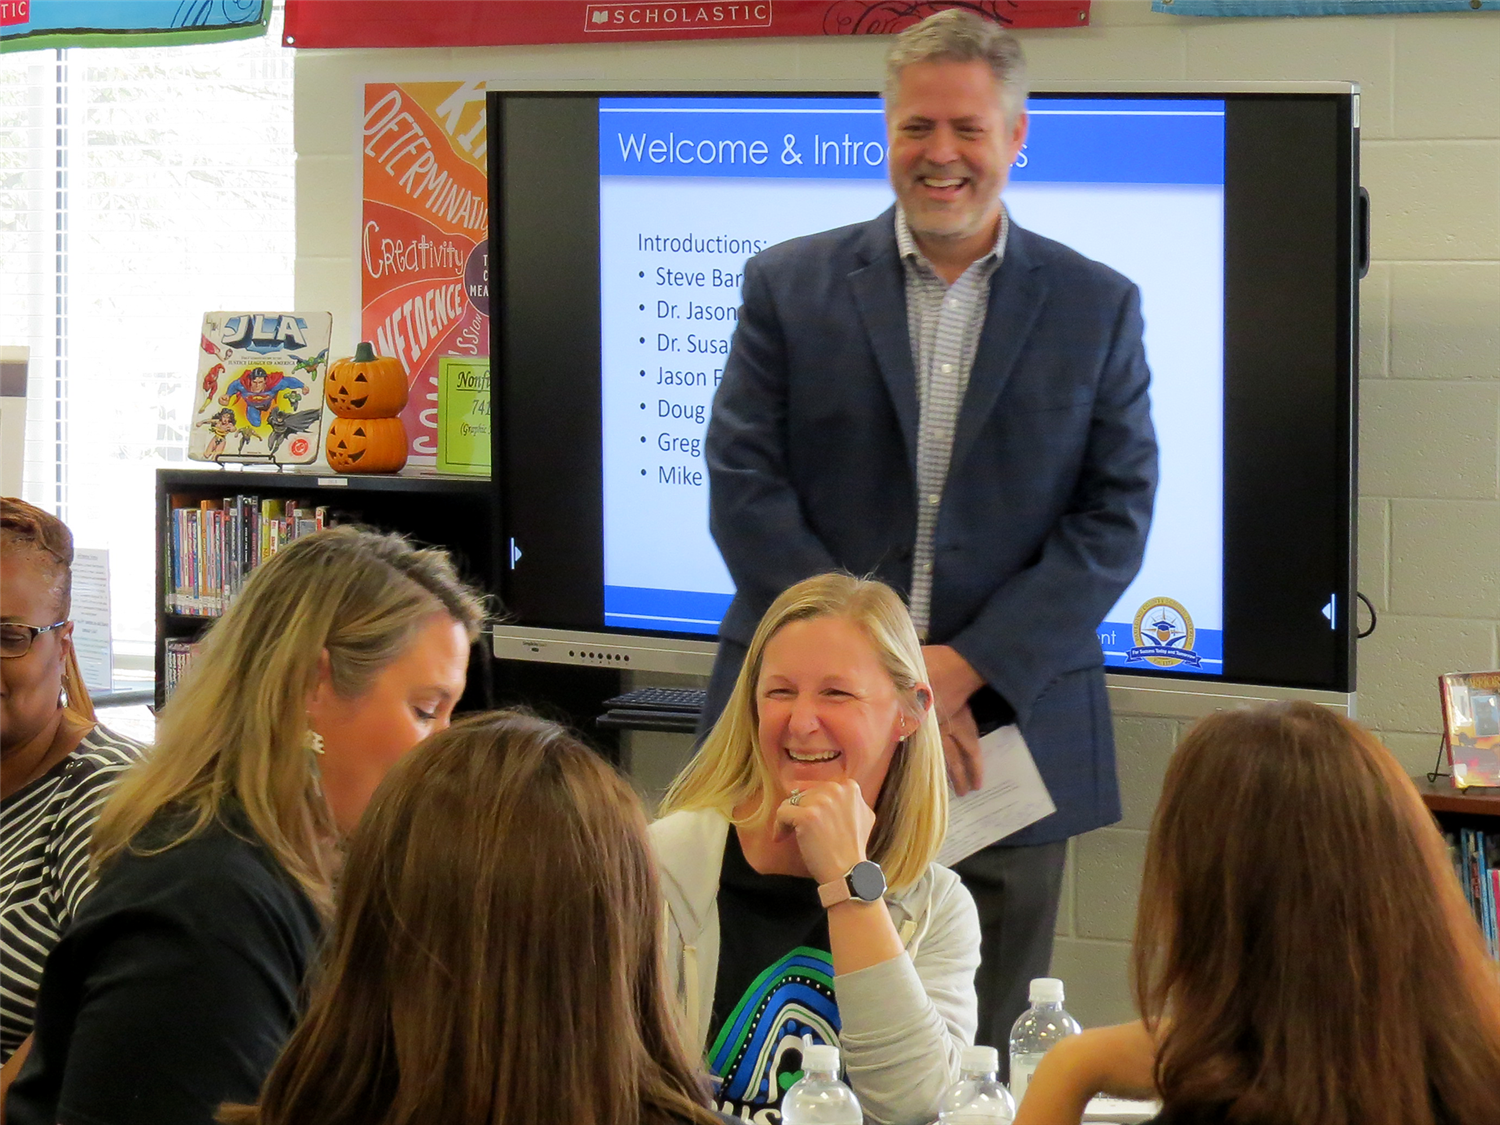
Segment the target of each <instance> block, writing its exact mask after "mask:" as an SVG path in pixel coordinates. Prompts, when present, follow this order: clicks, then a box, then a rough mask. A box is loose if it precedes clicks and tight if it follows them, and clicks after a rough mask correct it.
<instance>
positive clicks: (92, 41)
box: [0, 0, 271, 52]
mask: <svg viewBox="0 0 1500 1125" xmlns="http://www.w3.org/2000/svg"><path fill="white" fill-rule="evenodd" d="M270 22H271V0H5V2H4V3H0V42H3V43H4V45H5V49H6V51H7V52H9V51H29V50H39V49H43V48H46V49H51V48H55V47H146V46H161V45H173V44H181V43H216V42H220V41H223V40H228V39H253V38H255V37H256V36H258V35H264V34H265V32H266V28H267V27H268V26H269V25H270Z"/></svg>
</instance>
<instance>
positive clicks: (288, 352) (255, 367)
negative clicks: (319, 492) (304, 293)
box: [188, 312, 333, 465]
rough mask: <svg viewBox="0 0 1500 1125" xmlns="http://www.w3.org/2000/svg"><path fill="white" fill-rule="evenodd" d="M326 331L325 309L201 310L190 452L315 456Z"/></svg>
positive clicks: (266, 459)
mask: <svg viewBox="0 0 1500 1125" xmlns="http://www.w3.org/2000/svg"><path fill="white" fill-rule="evenodd" d="M332 332H333V314H332V313H327V312H211V313H205V314H204V315H203V336H202V339H201V341H200V342H199V348H198V378H197V381H196V383H195V385H194V388H193V394H194V400H193V407H194V409H193V430H192V434H191V436H190V437H189V438H188V456H189V457H190V458H192V459H193V460H194V461H253V462H260V463H263V464H282V465H306V464H309V463H311V462H313V461H316V460H317V459H318V446H319V442H320V441H321V439H322V430H323V384H324V382H325V376H326V375H327V372H328V341H329V337H330V336H331V335H332Z"/></svg>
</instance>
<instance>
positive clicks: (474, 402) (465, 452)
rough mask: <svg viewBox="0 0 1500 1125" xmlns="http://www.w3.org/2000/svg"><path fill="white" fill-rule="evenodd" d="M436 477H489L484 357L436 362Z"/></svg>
mask: <svg viewBox="0 0 1500 1125" xmlns="http://www.w3.org/2000/svg"><path fill="white" fill-rule="evenodd" d="M437 468H438V472H440V473H470V474H472V475H474V476H480V477H487V476H489V475H490V361H489V359H488V357H479V358H471V357H469V356H455V355H445V356H440V357H439V358H438V442H437Z"/></svg>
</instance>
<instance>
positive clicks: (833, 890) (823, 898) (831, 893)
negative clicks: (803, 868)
mask: <svg viewBox="0 0 1500 1125" xmlns="http://www.w3.org/2000/svg"><path fill="white" fill-rule="evenodd" d="M885 890H886V883H885V872H884V871H882V870H880V864H878V863H875V862H873V861H872V860H868V859H862V860H860V861H859V862H858V863H856V864H855V865H854V866H853V867H851V868H849V870H848V871H847V872H845V874H844V877H843V878H842V879H835V880H833V882H831V883H823V884H820V885H819V887H818V901H819V902H821V903H822V904H823V908H824V909H825V910H826V909H828V908H829V907H833V906H837V905H838V904H839V903H841V902H848V901H849V900H850V899H854V900H855V901H856V902H879V901H880V900H881V899H882V898H883V897H884V896H885Z"/></svg>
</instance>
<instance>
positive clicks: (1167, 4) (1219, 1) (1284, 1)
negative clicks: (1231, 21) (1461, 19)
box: [1151, 0, 1500, 16]
mask: <svg viewBox="0 0 1500 1125" xmlns="http://www.w3.org/2000/svg"><path fill="white" fill-rule="evenodd" d="M1151 10H1152V11H1153V12H1162V13H1165V14H1166V15H1172V16H1379V15H1387V14H1391V13H1394V12H1472V11H1481V10H1483V11H1491V12H1496V11H1500V0H1151Z"/></svg>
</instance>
